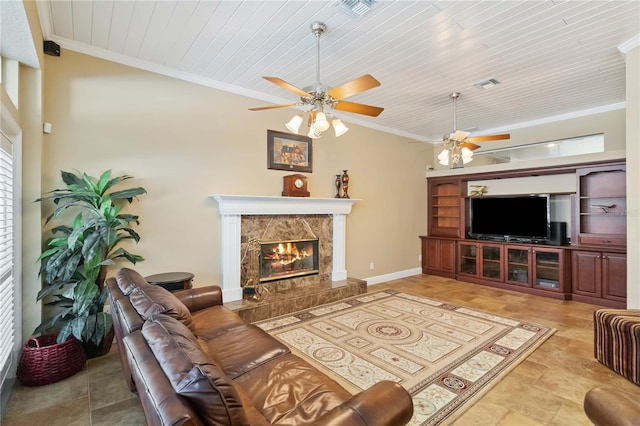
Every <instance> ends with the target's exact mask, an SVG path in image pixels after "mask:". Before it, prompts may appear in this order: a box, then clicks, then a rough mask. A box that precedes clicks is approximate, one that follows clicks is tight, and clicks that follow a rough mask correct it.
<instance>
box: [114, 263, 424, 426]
mask: <svg viewBox="0 0 640 426" xmlns="http://www.w3.org/2000/svg"><path fill="white" fill-rule="evenodd" d="M107 287H108V289H109V295H110V303H111V310H112V314H113V322H114V327H115V332H116V340H117V343H118V346H119V349H120V356H121V362H122V367H123V372H124V374H125V379H126V380H127V382H128V384H129V385H130V387H131V389H132V390H135V391H136V392H137V393H138V395H139V397H140V401H141V403H142V407H143V409H144V413H145V416H146V420H147V424H149V425H252V426H253V425H273V424H277V425H303V424H314V425H328V424H331V425H403V424H406V423H407V422H409V420H410V419H411V416H412V415H413V403H412V400H411V396H410V395H409V394H408V392H407V391H406V390H404V388H402V387H401V386H400V385H398V384H397V383H393V382H390V381H383V382H380V383H377V384H376V385H374V386H372V387H371V388H369V389H366V390H364V391H362V392H360V393H358V394H356V395H351V394H350V393H349V392H347V391H346V390H345V389H344V388H342V387H341V386H340V385H339V384H338V383H337V382H335V381H334V380H332V379H331V378H329V377H328V376H326V375H325V374H323V373H322V372H320V371H319V370H317V369H316V368H315V367H314V366H312V365H311V364H309V363H307V362H306V361H305V360H303V359H302V358H300V357H298V356H296V355H294V354H292V353H291V352H290V350H289V348H287V347H286V346H285V345H283V344H282V343H280V342H279V341H278V340H276V339H274V338H273V337H271V336H270V335H269V334H268V333H266V332H264V331H263V330H262V329H260V328H259V327H256V326H254V325H251V324H247V323H245V322H244V321H242V320H241V319H240V317H239V316H238V315H237V314H235V313H234V312H232V311H230V310H228V309H226V308H225V307H224V306H223V305H222V294H221V291H220V288H219V287H217V286H210V287H200V288H193V289H189V290H181V291H178V292H175V293H173V294H172V293H169V292H168V291H166V290H165V289H163V288H162V287H158V286H153V285H150V284H148V283H147V282H146V281H145V280H144V278H143V277H141V276H140V275H139V274H138V273H136V272H135V271H133V270H131V269H126V268H125V269H121V270H120V271H118V273H117V274H116V276H115V278H109V279H108V280H107Z"/></svg>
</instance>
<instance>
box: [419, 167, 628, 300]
mask: <svg viewBox="0 0 640 426" xmlns="http://www.w3.org/2000/svg"><path fill="white" fill-rule="evenodd" d="M560 174H563V175H566V174H575V178H576V186H575V192H571V193H570V194H568V196H569V197H570V200H571V220H570V222H571V223H570V228H571V243H570V244H558V245H551V244H546V243H545V244H537V243H536V244H534V243H531V242H524V243H523V242H513V241H486V240H477V239H472V238H470V237H469V235H468V234H467V229H468V226H469V214H468V212H469V207H468V206H469V199H470V198H471V196H470V195H469V191H468V183H469V182H473V181H478V180H493V179H511V178H521V177H530V176H549V175H560ZM427 184H428V185H427V186H428V201H427V203H428V204H427V215H428V225H429V235H428V236H420V239H421V240H422V272H423V273H424V274H432V275H439V276H443V277H449V278H455V279H459V280H461V281H468V282H473V283H477V284H483V285H488V286H493V287H499V288H504V289H509V290H515V291H521V292H526V293H531V294H536V295H540V296H547V297H553V298H556V299H564V300H577V301H580V302H586V303H593V304H596V305H602V306H609V307H614V308H625V307H626V289H627V260H626V233H627V225H626V219H627V217H626V166H625V161H624V160H617V161H608V162H597V163H581V164H572V165H566V166H554V167H541V168H530V169H521V170H510V171H500V172H484V173H474V174H464V175H459V176H446V177H432V178H427ZM513 195H518V194H513Z"/></svg>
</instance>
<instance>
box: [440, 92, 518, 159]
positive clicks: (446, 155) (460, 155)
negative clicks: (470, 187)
mask: <svg viewBox="0 0 640 426" xmlns="http://www.w3.org/2000/svg"><path fill="white" fill-rule="evenodd" d="M449 97H450V98H451V100H452V101H453V133H451V134H449V135H444V136H443V137H442V144H443V145H444V148H443V150H442V152H440V154H438V163H440V164H442V165H443V166H450V168H452V169H459V168H460V167H463V165H464V164H467V163H469V162H471V161H472V160H473V150H474V149H478V148H480V145H476V144H475V143H474V142H482V141H494V140H499V139H509V138H510V137H511V136H510V135H509V134H502V135H489V136H476V137H472V138H470V137H469V135H470V134H471V133H470V132H464V131H462V130H457V128H458V127H457V123H456V119H457V102H458V98H459V97H460V92H453V93H452V94H451V95H449Z"/></svg>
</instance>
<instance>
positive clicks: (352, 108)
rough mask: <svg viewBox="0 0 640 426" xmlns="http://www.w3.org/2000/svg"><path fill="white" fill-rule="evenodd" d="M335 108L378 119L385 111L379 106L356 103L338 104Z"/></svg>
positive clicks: (343, 102) (345, 102)
mask: <svg viewBox="0 0 640 426" xmlns="http://www.w3.org/2000/svg"><path fill="white" fill-rule="evenodd" d="M334 108H335V109H337V110H340V111H347V112H355V113H356V114H363V115H369V116H371V117H377V116H379V115H380V113H381V112H382V111H384V108H380V107H377V106H371V105H365V104H357V103H355V102H347V101H340V102H338V103H337V104H336V106H335V107H334Z"/></svg>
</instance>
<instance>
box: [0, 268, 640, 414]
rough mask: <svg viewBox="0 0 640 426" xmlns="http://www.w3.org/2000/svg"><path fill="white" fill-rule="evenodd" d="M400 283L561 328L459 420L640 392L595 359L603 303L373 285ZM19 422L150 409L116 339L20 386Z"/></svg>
mask: <svg viewBox="0 0 640 426" xmlns="http://www.w3.org/2000/svg"><path fill="white" fill-rule="evenodd" d="M382 288H394V289H397V290H402V291H407V292H411V293H414V294H421V295H424V296H428V297H432V298H435V299H440V300H446V301H449V302H451V303H457V304H460V305H465V306H469V307H474V308H476V309H481V310H485V311H489V312H493V313H495V314H498V315H503V316H507V317H512V318H517V319H521V320H527V321H531V322H535V323H538V324H542V325H546V326H551V327H554V328H556V329H557V330H558V331H557V332H556V333H555V334H554V335H553V336H552V337H551V338H550V339H549V340H547V341H546V342H545V343H544V344H543V345H542V346H540V348H538V349H537V350H536V351H535V352H534V353H533V354H531V355H530V356H529V357H528V358H527V359H526V360H525V361H524V362H522V363H521V364H519V365H518V366H517V367H516V368H515V369H514V370H512V371H511V372H510V373H509V374H508V375H507V376H506V377H505V378H504V379H502V380H501V381H499V382H498V383H497V384H496V385H495V386H494V387H493V388H492V389H491V390H489V391H488V392H487V393H486V394H485V395H484V396H483V397H482V398H480V399H479V400H478V401H476V402H475V403H474V404H473V405H472V406H471V407H470V408H469V409H468V410H467V411H466V412H464V414H462V415H461V416H460V417H459V418H458V419H457V420H456V421H455V423H454V424H455V425H458V426H459V425H465V426H466V425H510V426H511V425H513V426H528V425H531V426H535V425H557V426H560V425H566V426H577V425H590V424H591V423H590V422H589V420H588V419H587V417H586V416H585V415H584V412H583V409H582V401H583V398H584V395H585V393H586V392H587V391H588V390H589V389H591V388H592V387H594V386H597V385H599V384H607V385H609V386H613V387H619V388H622V389H626V390H629V391H632V392H636V393H637V394H638V395H640V388H639V387H638V386H636V385H634V384H633V383H631V382H629V381H628V380H626V379H624V378H623V377H621V376H619V375H617V374H615V373H613V372H612V371H611V370H609V369H608V368H606V367H604V366H603V365H601V364H600V363H598V362H597V361H596V360H595V358H594V357H593V317H592V315H593V311H594V310H596V309H597V308H598V306H594V305H589V304H585V303H579V302H571V301H560V300H554V299H548V298H544V297H538V296H531V295H526V294H522V293H517V292H511V291H505V290H500V289H493V288H489V287H484V286H480V285H475V284H467V283H463V282H459V281H454V280H449V279H445V278H440V277H434V276H427V275H418V276H414V277H409V278H404V279H401V280H395V281H390V282H388V283H383V284H378V285H375V286H370V287H369V291H375V290H378V289H382ZM1 424H2V425H3V426H15V425H28V426H34V425H45V424H46V425H65V426H67V425H143V424H144V415H143V413H142V409H141V407H140V402H139V400H138V397H137V396H136V395H135V394H132V393H131V392H129V390H128V388H127V387H126V385H125V382H124V379H123V377H122V373H121V371H120V364H119V358H118V354H117V347H116V345H114V346H113V348H112V350H111V352H110V353H109V354H108V355H106V356H104V357H101V358H96V359H92V360H89V361H88V363H87V368H86V369H85V370H84V371H82V372H80V373H78V374H76V375H74V376H73V377H70V378H69V379H66V380H63V381H61V382H58V383H54V384H51V385H48V386H41V387H35V388H28V387H23V386H21V385H20V384H17V385H16V387H15V388H14V390H13V393H12V396H11V398H10V400H9V403H8V406H7V409H6V412H5V413H4V415H3V418H2V420H1Z"/></svg>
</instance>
